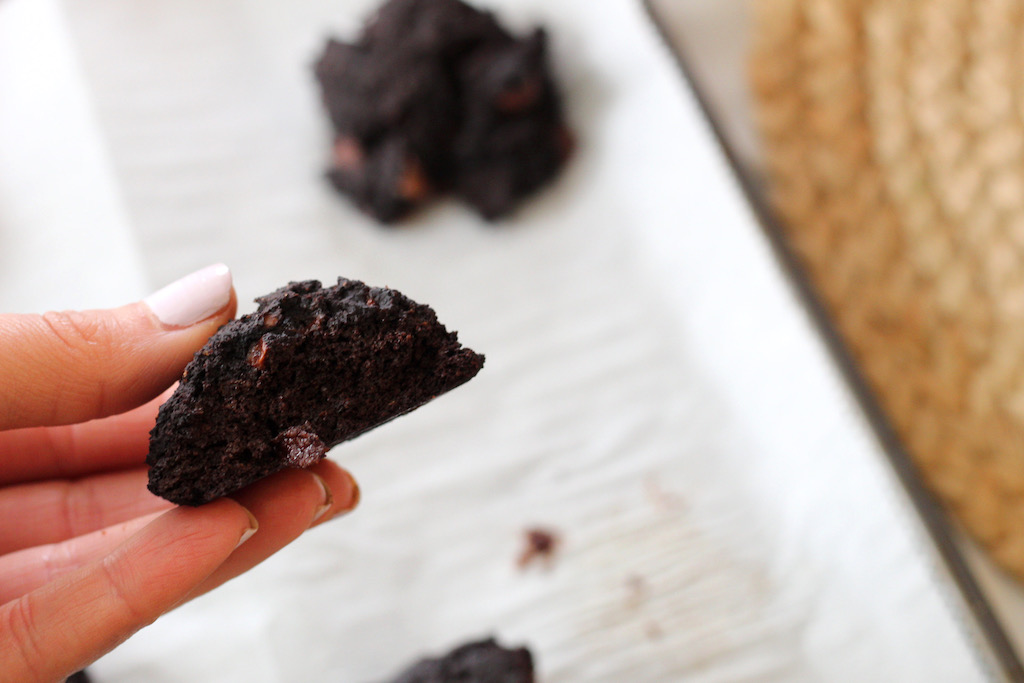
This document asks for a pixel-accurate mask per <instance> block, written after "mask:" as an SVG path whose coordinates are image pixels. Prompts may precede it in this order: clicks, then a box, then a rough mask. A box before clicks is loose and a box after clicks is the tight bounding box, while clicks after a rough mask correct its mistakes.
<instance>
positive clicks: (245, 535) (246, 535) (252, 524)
mask: <svg viewBox="0 0 1024 683" xmlns="http://www.w3.org/2000/svg"><path fill="white" fill-rule="evenodd" d="M242 509H243V510H245V514H247V515H249V528H248V529H246V530H245V531H243V532H242V537H241V538H240V539H238V545H236V546H235V549H236V550H237V549H238V546H239V545H242V544H243V543H245V542H246V541H248V540H249V539H250V538H252V536H253V534H255V533H256V532H257V531H258V530H259V528H260V523H259V521H258V520H257V519H256V516H255V515H254V514H252V513H251V512H249V510H248V509H247V508H245V507H242Z"/></svg>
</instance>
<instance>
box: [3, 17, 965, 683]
mask: <svg viewBox="0 0 1024 683" xmlns="http://www.w3.org/2000/svg"><path fill="white" fill-rule="evenodd" d="M43 1H44V0H7V6H16V5H18V4H19V3H22V4H24V3H31V2H43ZM493 4H502V5H504V6H505V7H504V12H503V13H504V14H505V15H506V16H509V17H511V18H512V19H514V20H515V22H516V23H523V22H525V21H526V20H527V18H529V20H531V21H532V20H542V21H544V22H545V23H547V24H548V25H549V26H551V28H552V32H553V34H554V36H555V37H556V51H557V53H558V63H559V65H560V67H561V70H562V72H563V76H564V81H565V83H566V85H567V89H568V91H569V93H568V97H569V101H570V103H571V108H572V115H573V118H574V120H575V123H576V125H577V128H578V130H579V135H580V152H579V155H578V156H577V158H576V159H575V161H574V162H573V164H572V166H571V168H570V169H569V172H568V173H567V174H566V176H565V177H564V178H563V179H562V180H561V181H560V182H559V183H558V185H557V186H556V187H555V188H554V189H553V190H552V191H550V192H548V193H546V194H545V195H544V196H542V197H540V198H538V200H537V201H536V202H534V203H533V204H532V205H530V206H529V207H527V208H526V209H525V210H524V211H523V212H522V213H521V214H520V215H519V216H518V218H517V219H516V220H515V221H513V222H512V224H510V225H505V226H502V227H500V228H488V227H486V226H483V225H481V224H480V223H479V222H478V221H477V220H476V219H474V218H473V217H472V216H471V215H470V214H468V213H467V212H465V211H463V210H462V209H461V208H459V207H457V206H452V205H446V206H442V207H438V208H437V209H435V210H432V211H430V212H428V213H427V214H426V215H424V216H423V217H422V219H421V220H420V221H419V222H418V223H419V224H417V225H413V226H410V227H409V228H408V229H401V230H396V231H382V230H380V229H377V228H376V227H375V226H373V225H372V224H370V223H368V222H367V221H366V220H365V219H363V218H362V217H360V216H359V215H358V214H356V213H354V212H353V211H351V210H349V209H348V208H347V207H346V205H345V204H344V203H342V202H341V201H340V200H338V199H337V198H335V197H333V196H332V195H331V194H330V192H329V191H328V190H327V189H326V188H325V186H324V184H323V183H322V182H321V180H320V179H319V177H318V176H319V168H320V166H321V165H322V163H323V161H324V158H325V156H326V152H325V150H326V147H327V132H326V131H325V129H324V124H323V122H322V117H321V116H320V114H319V112H318V109H317V104H316V96H315V92H314V90H313V88H312V86H311V83H310V79H309V76H308V68H307V67H308V64H309V62H310V60H311V59H312V57H313V55H314V53H315V51H316V49H317V48H318V46H319V44H320V41H321V40H322V38H323V36H324V35H325V34H326V33H327V32H329V31H333V30H338V31H342V30H351V29H352V28H353V27H354V26H355V25H356V21H355V18H356V17H358V16H361V15H363V14H364V13H365V11H366V9H367V8H368V6H369V3H368V2H350V3H347V4H342V3H339V2H336V1H328V0H303V1H301V2H291V3H288V4H287V5H285V4H283V3H275V2H272V1H271V0H261V1H254V0H248V1H246V2H243V1H242V0H237V1H235V2H229V1H227V0H223V1H220V2H208V1H205V2H200V1H199V0H173V1H172V0H154V1H151V2H148V3H136V2H130V0H95V1H93V2H90V3H67V4H66V5H65V8H66V10H67V11H68V12H69V13H70V17H71V19H72V22H71V26H72V31H73V35H74V38H75V41H76V44H77V47H78V50H79V52H80V54H81V55H82V57H83V58H84V66H85V73H86V77H87V84H88V86H89V89H90V92H91V94H92V97H93V101H94V102H95V103H96V107H97V109H96V110H97V112H98V119H99V122H100V127H101V131H102V135H103V138H104V140H105V141H106V145H107V147H106V149H107V150H108V151H109V154H110V158H111V159H112V161H113V165H114V169H115V175H116V179H117V181H118V187H119V188H120V192H121V194H122V196H123V198H124V201H125V206H126V207H127V209H126V210H127V216H128V217H129V219H130V220H131V224H132V226H133V228H134V233H133V239H135V240H137V243H138V244H139V245H140V249H141V256H142V262H143V263H144V264H145V268H146V272H147V274H148V275H150V277H151V278H152V280H153V281H154V282H163V281H166V280H170V279H173V277H175V276H177V275H180V274H183V273H184V272H187V271H188V270H190V269H192V268H194V267H196V266H201V265H204V264H206V263H209V262H211V261H217V260H225V261H227V262H228V263H230V264H231V265H232V266H233V268H234V269H235V272H236V274H237V276H238V282H239V290H240V297H241V299H242V300H243V301H244V300H246V299H249V298H251V297H252V296H254V295H256V294H260V293H263V292H264V291H267V290H269V289H271V288H274V287H276V286H278V285H280V284H281V283H282V282H284V281H286V280H288V279H290V278H305V277H320V278H323V279H328V278H331V277H333V276H334V275H337V274H345V275H347V276H351V277H360V278H364V279H366V280H368V281H371V282H374V283H380V284H384V283H387V284H391V285H392V286H396V287H398V288H400V289H403V290H404V291H406V293H407V294H409V295H411V296H413V297H414V298H418V299H421V300H423V301H429V302H430V303H432V304H434V305H435V307H436V308H437V310H438V312H439V315H440V317H441V318H442V320H444V321H445V322H447V323H449V324H450V325H451V326H452V327H455V328H456V329H459V330H460V333H461V336H462V338H463V340H464V341H466V342H467V343H468V344H470V345H472V346H473V347H475V348H477V349H478V350H481V351H484V352H486V353H487V355H488V361H487V366H486V367H485V369H484V371H483V372H482V373H481V375H480V377H479V378H477V379H476V380H474V381H473V382H472V383H470V384H469V385H467V386H466V387H463V388H462V389H460V390H459V391H457V392H454V393H453V394H451V395H449V396H446V397H444V398H442V399H440V400H438V401H437V402H435V403H432V404H431V405H429V406H426V407H425V408H423V409H421V410H419V411H417V412H416V413H414V414H412V415H410V416H408V417H405V418H403V419H402V420H399V421H396V422H394V423H392V424H391V425H389V426H388V427H387V428H385V429H381V430H378V431H376V432H373V433H371V434H369V435H367V436H365V437H362V438H360V439H359V440H357V441H355V442H353V443H351V444H347V445H343V446H341V447H339V448H338V449H337V450H336V451H334V453H333V454H332V457H335V458H336V459H337V460H339V461H340V462H342V463H344V464H345V465H347V466H349V467H350V468H351V469H352V470H353V471H354V472H355V473H356V475H357V476H358V477H359V478H360V481H361V483H362V486H363V491H364V500H363V505H362V507H361V508H360V509H359V510H358V511H357V513H355V514H353V515H352V516H350V517H347V518H344V519H342V520H339V521H337V522H334V523H332V524H329V525H327V526H325V527H322V528H320V529H318V530H316V531H315V532H311V533H310V534H309V535H308V537H306V538H304V539H302V540H301V541H300V542H299V543H297V544H295V545H294V546H292V547H290V548H288V549H287V550H285V551H283V552H282V553H280V554H279V555H278V556H276V557H275V558H273V559H272V560H271V561H270V562H268V563H266V564H265V565H264V566H262V567H261V568H259V569H257V570H256V571H254V572H252V573H250V574H249V575H247V576H246V577H243V578H242V579H239V580H237V581H235V582H233V583H232V584H229V585H228V586H226V587H224V588H223V589H221V590H218V591H217V592H215V593H214V594H212V595H210V596H206V597H204V598H202V599H200V600H198V601H196V602H195V603H193V604H191V605H188V606H186V607H184V608H182V609H179V610H178V611H177V612H175V613H174V614H172V615H170V616H168V617H166V618H164V619H162V620H160V621H159V622H158V623H157V624H155V625H154V626H151V627H149V628H147V629H146V630H144V631H143V632H141V633H140V634H138V635H137V636H135V637H134V638H132V639H131V640H129V641H128V642H127V643H126V644H125V645H123V646H122V647H121V648H119V649H118V650H117V651H115V652H114V653H113V654H111V655H109V656H108V657H106V658H104V659H103V660H101V662H99V663H98V664H97V665H96V667H95V669H94V673H95V675H96V678H97V680H98V681H100V682H101V683H102V682H103V681H119V682H128V683H131V682H133V681H147V682H149V681H157V682H159V681H183V680H216V681H266V682H268V683H269V682H271V681H275V682H276V681H305V680H336V681H346V682H347V681H365V680H375V679H380V678H382V677H385V676H386V675H388V674H390V673H392V672H393V671H394V670H395V669H396V668H397V666H398V665H399V664H400V663H402V662H405V661H407V660H410V659H412V658H414V657H415V656H416V655H418V654H420V653H422V652H423V651H425V650H440V649H443V648H446V647H447V646H449V645H451V644H453V643H455V642H457V641H461V640H463V639H466V638H468V637H473V636H476V635H482V634H486V633H497V634H499V635H500V636H501V637H502V638H503V639H504V640H506V641H508V642H520V641H525V642H529V643H530V644H531V645H532V646H533V648H534V651H535V652H536V653H537V655H538V659H539V665H540V669H541V672H542V673H541V680H542V681H544V682H545V683H558V682H569V681H627V680H628V681H640V682H643V681H666V682H667V681H680V680H686V681H739V680H752V681H776V680H777V681H793V680H797V681H800V680H823V681H863V680H900V681H971V680H979V679H981V674H980V672H979V670H978V668H977V664H976V662H975V660H974V659H973V656H972V653H971V651H970V649H969V648H968V646H967V644H966V643H965V641H964V639H963V635H962V634H961V632H960V631H959V630H958V628H957V626H956V623H955V616H954V615H952V614H951V613H950V612H949V610H948V609H947V606H946V604H945V602H944V601H943V597H942V595H940V593H941V591H940V589H939V588H938V587H937V586H935V585H934V584H933V583H932V581H931V577H930V574H929V571H930V568H929V566H928V564H927V559H926V558H927V557H928V555H927V553H925V552H923V551H922V548H923V546H922V545H921V544H922V540H921V538H920V536H919V534H918V532H917V526H916V523H915V522H914V521H913V519H912V517H911V516H910V514H909V512H908V510H907V509H906V507H905V505H904V503H903V498H902V494H901V493H900V492H899V491H898V490H897V488H896V487H895V485H894V483H893V479H892V477H891V475H890V473H889V471H888V469H887V466H886V465H885V464H884V463H883V461H882V460H881V457H880V455H879V453H878V452H877V449H876V446H875V444H873V443H872V442H871V440H870V439H869V438H868V436H867V432H866V430H865V428H864V425H863V424H862V422H861V420H860V418H859V416H858V415H857V413H856V412H855V411H854V409H853V407H852V404H851V401H850V399H849V397H848V396H847V394H846V393H845V391H844V390H843V389H842V387H841V385H840V383H839V382H838V379H837V376H836V373H835V372H834V371H833V369H832V368H831V367H830V366H829V364H828V361H827V358H826V357H825V354H824V352H823V350H822V348H821V345H820V344H819V343H818V341H817V340H816V339H815V337H814V336H813V334H812V332H811V330H810V329H809V327H808V324H807V321H806V320H805V317H804V315H803V313H802V312H801V311H800V309H799V308H798V306H797V305H796V303H795V301H794V299H793V296H792V294H791V292H789V291H788V289H787V287H786V285H785V282H784V280H783V278H782V276H781V275H780V274H779V273H778V272H777V270H776V267H775V265H774V263H773V262H772V260H771V258H770V256H769V254H768V249H767V247H766V245H765V243H764V241H763V238H762V236H761V234H760V232H759V229H758V228H757V227H756V226H755V225H754V223H753V221H752V220H751V218H750V216H749V214H748V213H747V211H746V209H745V207H744V205H743V203H742V201H741V199H740V197H739V194H738V192H737V190H736V187H735V185H734V183H733V182H732V180H731V178H730V177H729V175H728V172H727V170H726V169H725V166H724V164H723V163H722V160H721V158H720V156H719V154H718V152H717V150H716V149H715V147H714V145H713V143H712V141H711V139H710V137H709V136H708V134H707V130H706V129H705V126H704V124H703V122H702V121H701V119H700V117H699V114H698V113H697V111H696V109H695V107H694V104H693V102H692V101H690V99H689V97H688V95H687V93H686V90H685V88H684V86H683V85H682V83H681V82H680V81H679V79H678V75H677V74H676V73H675V72H674V70H673V67H672V66H671V62H670V59H669V57H668V55H667V53H665V52H664V51H663V50H662V48H661V47H660V46H659V45H658V43H657V41H656V39H655V38H654V36H653V32H652V31H651V29H650V27H649V26H647V24H646V22H645V20H644V17H643V15H642V12H641V11H640V9H639V8H638V7H637V6H635V5H634V4H633V3H630V2H623V1H619V2H614V3H613V2H609V3H602V4H601V5H595V4H594V3H589V2H585V0H575V1H573V2H561V3H557V4H556V3H550V2H542V1H540V0H530V1H529V2H515V3H513V2H512V1H511V0H509V1H508V2H504V3H493ZM598 7H599V8H600V10H598V9H597V8H598ZM22 30H32V26H31V25H28V26H23V27H22ZM82 115H83V116H84V117H85V120H88V115H87V112H83V114H82ZM40 145H42V146H43V147H44V148H46V140H41V141H40ZM48 152H52V149H49V148H48ZM40 168H43V166H41V165H40ZM45 168H46V169H47V170H48V171H49V172H50V173H55V171H54V170H53V167H52V166H50V165H47V166H45ZM10 172H11V170H10V169H9V168H8V167H7V166H5V165H3V164H2V162H0V175H6V174H7V173H10ZM109 208H110V214H109V216H99V215H97V216H94V217H93V218H92V221H91V222H90V224H89V225H87V226H86V225H81V226H80V224H76V225H75V226H74V229H72V228H71V227H70V226H68V225H67V223H66V222H61V225H60V229H61V230H63V231H64V232H65V236H64V239H67V240H71V241H73V242H74V243H75V244H76V245H77V248H78V249H79V250H80V254H81V255H80V258H79V260H78V261H76V262H73V263H72V264H71V266H69V267H70V268H72V269H73V271H74V272H75V273H76V274H77V276H78V277H81V278H86V279H91V278H92V277H93V270H95V269H94V268H93V267H92V263H91V262H92V260H93V259H95V258H96V255H97V253H99V251H100V250H99V249H97V248H96V245H95V244H94V243H92V242H91V241H90V239H89V238H88V237H87V236H86V235H87V234H91V233H85V234H83V232H82V231H81V230H79V227H89V228H92V227H94V226H93V225H92V222H95V223H104V222H109V221H110V220H111V216H113V217H114V218H115V219H116V217H117V216H120V215H121V214H120V211H119V209H118V208H117V206H116V204H114V203H112V204H111V206H110V207H109ZM123 237H124V241H125V243H130V241H131V239H130V238H128V237H127V236H123ZM26 258H31V259H32V260H34V261H35V262H41V261H43V260H45V258H46V257H45V255H44V254H43V253H37V252H35V251H30V252H28V253H27V255H26ZM4 295H5V296H8V297H9V296H12V294H11V292H10V289H9V285H8V286H7V289H6V291H4ZM19 296H20V297H21V298H19V301H21V302H23V303H25V305H28V303H27V302H29V301H31V294H30V293H28V292H26V293H25V294H24V295H19ZM96 299H97V300H99V299H102V296H100V295H96ZM45 305H50V304H49V303H46V304H45ZM531 523H542V524H547V525H551V526H554V527H556V528H558V529H560V530H561V531H562V532H563V534H564V537H565V548H564V551H563V553H562V554H561V555H560V556H559V558H558V560H557V562H556V564H555V566H554V567H553V568H552V569H551V571H549V572H544V571H528V572H524V573H520V572H519V571H517V570H516V568H515V567H514V560H515V556H516V554H517V552H518V549H519V534H520V530H521V529H522V528H523V527H524V526H525V525H527V524H531ZM636 577H641V578H642V581H640V582H638V581H637V578H636ZM638 585H639V586H641V588H639V589H638V588H637V586H638Z"/></svg>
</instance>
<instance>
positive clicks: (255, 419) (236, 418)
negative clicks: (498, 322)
mask: <svg viewBox="0 0 1024 683" xmlns="http://www.w3.org/2000/svg"><path fill="white" fill-rule="evenodd" d="M257 302H258V303H259V308H258V310H257V311H256V312H255V313H252V314H250V315H246V316H243V317H242V318H240V319H238V320H235V321H233V322H230V323H228V324H227V325H225V326H224V327H222V328H221V329H220V330H219V331H218V332H217V333H216V334H214V335H213V337H211V338H210V340H209V341H208V342H207V343H206V345H205V346H204V347H203V348H202V349H200V350H199V352H197V353H196V355H195V358H193V360H192V362H191V363H189V365H188V367H187V368H186V369H185V375H184V377H183V378H182V380H181V383H180V385H179V386H178V388H177V390H176V391H175V392H174V394H173V395H172V396H171V397H170V398H169V399H168V400H167V401H166V402H165V403H164V404H163V405H162V406H161V407H160V412H159V415H158V416H157V421H156V426H155V427H154V428H153V431H152V432H151V434H150V451H149V455H148V457H147V458H146V462H147V463H148V464H149V466H150V471H149V489H150V491H152V492H153V493H155V494H157V495H159V496H162V497H164V498H166V499H167V500H170V501H172V502H174V503H179V504H183V505H200V504H202V503H205V502H208V501H210V500H213V499H214V498H217V497H219V496H223V495H225V494H228V493H231V492H233V491H236V490H238V489H240V488H242V487H244V486H246V485H248V484H251V483H252V482H254V481H256V480H258V479H260V478H262V477H265V476H267V475H269V474H272V473H274V472H277V471H278V470H281V469H284V468H286V467H308V466H310V465H312V464H314V463H316V462H318V461H319V460H320V459H321V458H323V457H324V455H325V454H326V452H327V450H328V449H329V448H330V447H332V446H334V445H335V444H338V443H340V442H342V441H346V440H348V439H351V438H354V437H356V436H358V435H360V434H362V433H363V432H365V431H367V430H370V429H373V428H374V427H376V426H378V425H380V424H382V423H384V422H387V421H388V420H391V419H393V418H395V417H397V416H399V415H402V414H404V413H407V412H409V411H411V410H413V409H415V408H417V407H419V406H421V405H423V404H424V403H426V402H427V401H429V400H431V399H433V398H435V397H436V396H439V395H440V394H443V393H445V392H446V391H449V390H451V389H454V388H455V387H457V386H459V385H460V384H462V383H464V382H466V381H468V380H469V379H471V378H472V377H473V376H474V375H476V373H477V372H479V370H480V368H481V367H482V366H483V361H484V358H483V356H481V355H479V354H477V353H475V352H473V351H472V350H470V349H467V348H463V347H462V346H461V345H460V344H459V342H458V339H457V337H456V334H455V333H454V332H448V331H447V330H446V329H445V327H444V326H443V325H442V324H441V323H439V322H438V320H437V317H436V315H435V314H434V311H433V310H431V309H430V308H429V307H428V306H425V305H422V304H417V303H415V302H414V301H411V300H410V299H408V298H407V297H405V296H403V295H402V294H401V293H399V292H397V291H394V290H391V289H384V288H376V287H368V286H367V285H365V284H363V283H362V282H357V281H353V280H345V279H339V280H338V284H337V285H335V286H333V287H321V286H320V283H319V282H317V281H315V280H311V281H307V282H293V283H291V284H289V285H288V286H287V287H284V288H282V289H279V290H278V291H276V292H274V293H272V294H269V295H267V296H265V297H262V298H260V299H257Z"/></svg>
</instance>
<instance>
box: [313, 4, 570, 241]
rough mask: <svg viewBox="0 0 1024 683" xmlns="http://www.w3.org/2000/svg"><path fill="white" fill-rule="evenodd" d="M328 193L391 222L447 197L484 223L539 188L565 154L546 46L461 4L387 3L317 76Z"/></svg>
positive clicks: (335, 45) (331, 48)
mask: <svg viewBox="0 0 1024 683" xmlns="http://www.w3.org/2000/svg"><path fill="white" fill-rule="evenodd" d="M315 73H316V77H317V79H318V80H319V82H320V86H321V91H322V97H323V101H324V105H325V106H326V109H327V112H328V114H329V115H330V118H331V123H332V124H333V127H334V131H335V142H334V153H333V163H332V166H331V168H330V169H329V170H328V172H327V176H328V178H329V179H330V181H331V183H332V184H333V185H334V187H335V188H336V189H337V190H338V191H340V192H341V193H343V194H345V195H348V196H349V197H351V198H352V200H353V201H355V202H356V204H357V205H358V206H360V207H361V208H362V209H363V210H364V211H366V212H367V213H369V214H371V215H372V216H374V217H376V218H377V219H378V220H380V221H382V222H385V223H388V222H392V221H395V220H397V219H399V218H401V217H403V216H405V215H406V214H407V213H409V212H410V211H412V210H413V209H414V208H416V207H417V206H419V205H421V204H422V203H424V202H425V201H427V200H428V199H429V198H430V197H432V196H435V195H437V194H440V193H444V192H452V193H454V194H455V195H457V196H458V197H460V198H462V199H463V200H464V201H465V202H467V203H468V204H470V205H471V206H472V207H473V208H475V209H476V210H477V211H478V212H479V213H480V214H481V215H483V216H484V217H485V218H487V219H496V218H500V217H502V216H505V215H507V214H509V213H510V212H512V211H513V210H514V209H515V207H516V206H517V205H518V204H519V202H520V201H521V200H522V199H523V198H525V197H527V196H529V195H530V194H532V193H534V192H535V191H537V190H538V189H539V188H540V187H542V186H543V185H544V184H545V183H547V182H549V181H550V180H551V179H552V178H554V176H555V175H556V174H557V173H558V171H559V170H560V169H561V167H562V166H563V165H564V163H565V161H566V159H567V158H568V156H569V154H570V150H571V148H572V145H571V135H570V134H569V132H568V128H567V127H566V125H565V123H564V120H563V115H562V107H561V102H560V97H559V95H558V91H557V88H556V86H555V83H554V81H553V79H552V77H551V74H550V69H549V67H548V54H547V36H546V34H545V32H544V31H543V30H540V29H538V30H536V31H535V32H534V33H532V34H531V35H529V36H527V37H526V38H517V37H515V36H513V35H511V34H510V33H509V32H507V31H506V30H504V29H503V28H502V27H501V26H500V25H499V24H498V23H497V21H496V20H495V19H494V17H493V15H491V14H490V13H488V12H482V11H480V10H477V9H474V8H473V7H471V6H469V5H467V4H465V3H463V2H461V1H460V0H391V1H390V2H387V3H386V4H384V5H383V6H382V7H381V8H380V9H379V10H378V12H377V14H376V15H375V16H374V17H373V18H371V19H370V21H369V22H368V23H367V25H366V27H365V28H364V30H363V32H362V35H361V36H360V37H359V38H358V39H357V40H356V41H355V42H354V43H351V44H347V43H342V42H339V41H337V40H331V41H329V42H328V43H327V46H326V48H325V49H324V52H323V55H322V56H321V57H320V59H319V60H318V61H317V64H316V67H315Z"/></svg>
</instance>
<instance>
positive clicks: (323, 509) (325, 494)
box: [310, 472, 334, 522]
mask: <svg viewBox="0 0 1024 683" xmlns="http://www.w3.org/2000/svg"><path fill="white" fill-rule="evenodd" d="M310 474H312V475H313V480H314V481H315V482H316V483H317V484H318V485H319V486H320V494H321V496H322V497H321V499H320V500H322V501H323V503H321V504H320V507H318V508H317V509H316V512H314V513H313V521H314V522H315V521H316V520H318V519H320V518H321V517H323V516H324V515H325V514H326V513H327V511H328V510H330V509H331V507H332V506H333V505H334V494H333V493H331V489H330V487H329V486H327V482H326V481H324V480H323V477H321V476H320V475H319V474H317V473H316V472H310Z"/></svg>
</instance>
